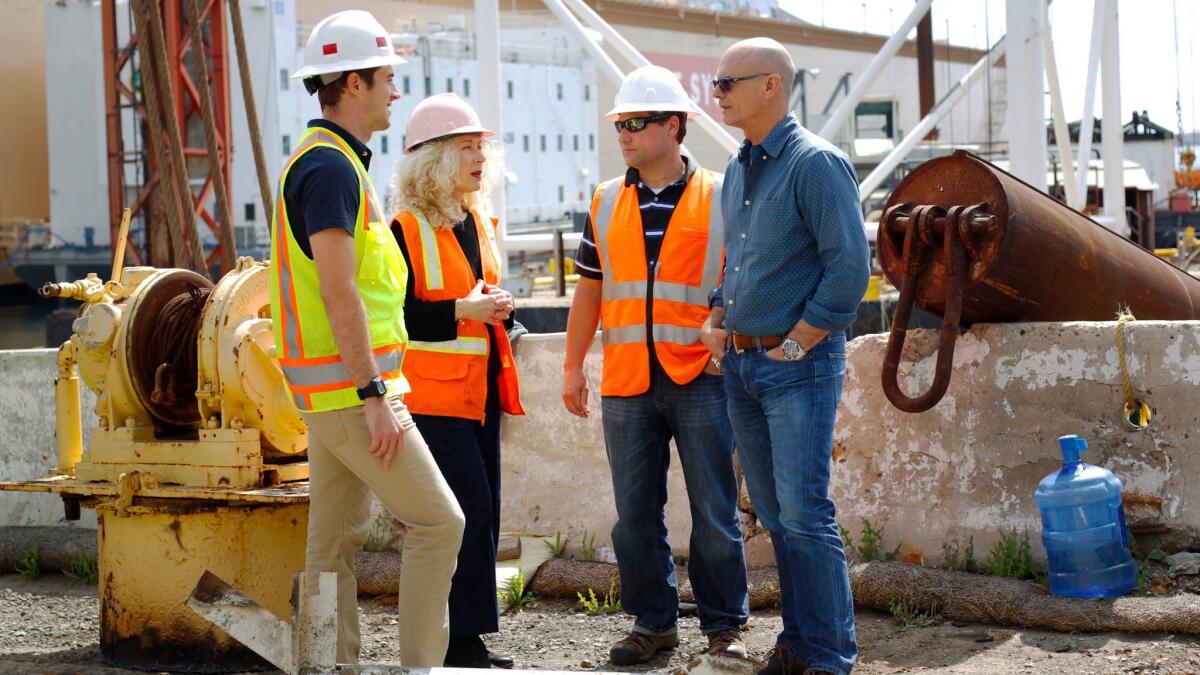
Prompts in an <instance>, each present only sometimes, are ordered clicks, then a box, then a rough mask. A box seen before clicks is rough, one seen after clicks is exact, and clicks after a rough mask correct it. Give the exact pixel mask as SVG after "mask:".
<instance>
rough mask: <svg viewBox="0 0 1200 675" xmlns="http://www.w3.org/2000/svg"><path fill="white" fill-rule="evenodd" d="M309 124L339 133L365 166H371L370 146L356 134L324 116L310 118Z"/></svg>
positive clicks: (367, 167)
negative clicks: (356, 136)
mask: <svg viewBox="0 0 1200 675" xmlns="http://www.w3.org/2000/svg"><path fill="white" fill-rule="evenodd" d="M308 126H309V128H312V127H320V128H322V129H326V130H328V131H332V132H333V133H335V134H337V135H338V137H339V138H341V139H342V140H343V141H345V142H346V145H349V146H350V149H351V150H353V151H354V154H355V155H358V159H359V160H360V161H362V165H363V168H364V169H370V168H371V149H370V148H368V147H367V146H366V144H365V143H363V142H362V141H360V140H358V139H357V138H355V136H354V134H352V133H350V132H349V131H346V130H345V129H343V128H342V127H340V126H338V125H337V124H335V123H333V122H330V121H329V120H327V119H325V118H323V117H322V118H317V119H315V120H309V122H308Z"/></svg>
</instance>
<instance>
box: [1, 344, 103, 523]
mask: <svg viewBox="0 0 1200 675" xmlns="http://www.w3.org/2000/svg"><path fill="white" fill-rule="evenodd" d="M56 353H57V352H56V350H54V349H9V350H0V480H29V479H32V478H44V477H45V476H47V475H49V473H50V470H51V469H53V468H54V466H55V464H56V463H57V459H58V457H57V454H56V452H55V449H54V437H55V433H54V376H55V373H56V372H57V366H56V365H55V356H56ZM81 385H82V383H81ZM80 390H81V391H82V396H81V398H82V403H81V406H82V407H81V410H82V413H83V443H84V447H87V444H88V442H89V440H90V438H91V432H92V429H93V428H95V426H96V417H95V415H94V414H93V410H95V407H96V396H95V395H94V394H93V393H92V392H91V391H90V390H89V389H88V388H87V386H81V387H80ZM62 524H66V521H65V520H64V518H63V505H62V499H61V498H59V497H58V496H57V495H51V494H34V493H25V492H0V526H5V525H62ZM73 524H74V525H75V526H77V527H87V528H92V529H95V527H96V514H95V512H94V511H92V510H90V509H84V510H83V513H82V518H81V519H80V520H78V521H75V522H74V523H73Z"/></svg>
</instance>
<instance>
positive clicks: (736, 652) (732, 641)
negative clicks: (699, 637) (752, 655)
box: [708, 628, 746, 659]
mask: <svg viewBox="0 0 1200 675" xmlns="http://www.w3.org/2000/svg"><path fill="white" fill-rule="evenodd" d="M708 653H709V654H711V655H713V656H736V657H738V658H742V659H744V658H746V643H744V642H742V638H740V637H739V636H738V632H737V631H736V630H733V629H732V628H724V629H721V630H718V631H713V632H711V633H709V634H708Z"/></svg>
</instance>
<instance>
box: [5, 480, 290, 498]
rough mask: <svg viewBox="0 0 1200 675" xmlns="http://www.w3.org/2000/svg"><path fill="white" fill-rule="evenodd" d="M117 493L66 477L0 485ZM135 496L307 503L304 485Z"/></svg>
mask: <svg viewBox="0 0 1200 675" xmlns="http://www.w3.org/2000/svg"><path fill="white" fill-rule="evenodd" d="M117 489H118V488H117V484H116V483H108V482H104V483H88V482H84V481H80V480H76V479H74V478H71V477H68V476H50V477H47V478H35V479H33V480H25V481H7V482H0V490H9V491H14V492H54V493H59V494H65V495H80V496H85V497H116V496H117ZM137 496H138V497H148V498H162V499H196V500H206V501H216V502H247V503H259V504H302V503H307V502H308V481H297V482H295V483H283V484H281V485H277V486H274V487H265V488H256V489H252V490H231V489H223V488H206V487H194V486H185V485H158V486H156V487H152V488H142V489H140V490H138V492H137Z"/></svg>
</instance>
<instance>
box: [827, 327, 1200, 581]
mask: <svg viewBox="0 0 1200 675" xmlns="http://www.w3.org/2000/svg"><path fill="white" fill-rule="evenodd" d="M1126 335H1127V336H1128V340H1129V344H1130V349H1129V352H1128V366H1129V375H1130V380H1131V384H1132V386H1133V387H1134V389H1136V390H1137V391H1138V392H1140V394H1141V395H1144V397H1145V398H1146V399H1147V400H1148V402H1149V403H1150V405H1151V406H1152V407H1153V408H1154V410H1155V414H1154V418H1153V420H1152V421H1151V423H1150V425H1149V427H1148V428H1147V429H1145V430H1144V431H1131V430H1130V429H1129V428H1128V426H1127V424H1126V423H1125V422H1124V421H1123V419H1122V415H1121V409H1122V405H1123V402H1124V393H1123V388H1122V386H1121V375H1120V365H1119V361H1118V352H1117V347H1116V324H1115V323H1061V324H1054V323H1039V324H994V325H980V326H975V327H974V328H972V329H971V330H969V331H967V333H966V334H964V335H962V336H961V337H960V338H959V340H958V345H957V347H956V349H955V355H954V356H955V358H954V374H953V379H952V380H951V383H950V388H949V390H948V391H947V393H946V396H945V398H944V399H943V400H942V401H941V403H939V404H938V405H937V406H936V407H934V408H933V409H932V410H929V411H927V412H925V413H921V414H915V415H914V414H909V413H904V412H900V411H899V410H897V409H896V408H894V407H893V406H892V405H891V404H890V403H889V402H888V400H887V398H886V397H884V395H883V392H882V390H881V388H880V369H881V364H882V362H883V354H884V350H885V347H886V343H887V336H886V335H871V336H864V337H862V338H859V339H857V340H854V341H853V342H852V343H851V344H850V347H849V373H848V376H847V380H846V388H845V394H844V396H843V399H842V405H841V409H840V411H839V416H838V424H837V431H836V434H835V449H834V471H833V481H832V486H831V488H832V493H833V496H834V498H835V499H836V501H837V503H838V507H839V520H840V521H841V522H842V524H843V526H845V527H847V528H848V529H849V530H850V531H851V533H852V534H857V533H858V532H859V531H860V526H861V521H862V519H863V518H867V519H869V520H870V521H871V522H872V524H873V525H875V526H879V525H885V528H886V539H887V541H886V544H887V545H889V546H894V545H895V544H896V543H898V542H901V541H903V542H905V543H907V544H910V545H911V546H913V547H915V548H916V549H919V551H920V552H921V553H923V554H924V557H925V558H926V559H927V560H933V561H940V560H941V558H942V545H943V544H944V543H947V542H952V541H954V540H958V541H960V542H962V543H964V544H965V543H966V541H967V539H968V537H974V539H975V550H976V554H977V556H978V557H980V559H982V557H983V555H985V554H986V552H987V551H988V550H990V548H991V546H992V544H993V543H994V542H995V541H996V539H997V529H998V528H1013V527H1015V528H1017V529H1018V530H1021V529H1028V530H1029V532H1030V539H1031V541H1032V543H1033V544H1034V547H1035V550H1036V551H1037V553H1038V554H1039V555H1043V554H1042V553H1041V551H1042V547H1041V541H1040V536H1041V522H1040V520H1039V517H1038V512H1037V507H1036V504H1035V502H1034V499H1033V495H1034V491H1035V490H1036V489H1037V484H1038V481H1040V480H1041V479H1042V477H1044V476H1045V475H1047V474H1049V473H1050V472H1052V471H1055V470H1056V469H1058V468H1059V467H1061V465H1062V461H1061V455H1060V454H1059V450H1058V443H1057V440H1056V439H1057V437H1058V436H1061V435H1065V434H1078V435H1080V436H1083V437H1085V438H1086V439H1087V441H1088V445H1089V449H1090V451H1089V452H1088V453H1087V454H1086V455H1085V456H1084V461H1086V462H1088V463H1090V464H1098V465H1101V466H1104V467H1106V468H1108V469H1110V470H1111V471H1113V472H1114V473H1115V474H1116V475H1117V476H1118V477H1119V478H1120V479H1121V481H1122V483H1123V485H1124V492H1125V500H1126V509H1127V511H1128V516H1129V521H1130V524H1131V526H1132V527H1133V529H1134V531H1135V532H1157V533H1159V534H1161V535H1163V536H1165V537H1167V538H1169V539H1175V540H1176V543H1183V544H1186V543H1189V542H1192V541H1194V540H1195V537H1196V534H1197V533H1198V532H1200V479H1197V476H1198V475H1200V473H1198V471H1200V452H1198V451H1200V438H1196V434H1197V432H1200V428H1198V427H1200V425H1198V424H1197V421H1198V420H1200V388H1198V387H1197V385H1200V322H1160V321H1137V322H1134V323H1132V324H1128V325H1127V326H1126ZM937 339H938V337H937V334H936V333H935V332H933V331H927V330H926V331H917V332H914V333H911V334H910V336H909V340H908V344H907V345H906V350H905V351H906V354H905V356H904V360H903V362H902V363H903V365H902V367H901V370H900V374H901V377H900V382H901V385H902V387H903V388H904V390H905V391H906V392H908V393H909V395H914V394H917V393H919V392H924V391H926V390H928V388H929V385H930V383H931V381H932V379H933V368H934V362H935V360H936V353H935V352H936V349H937Z"/></svg>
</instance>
